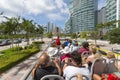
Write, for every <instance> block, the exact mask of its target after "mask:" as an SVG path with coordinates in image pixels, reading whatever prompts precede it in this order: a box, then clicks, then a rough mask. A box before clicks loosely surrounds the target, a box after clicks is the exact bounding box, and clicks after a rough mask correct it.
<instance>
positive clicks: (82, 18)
mask: <svg viewBox="0 0 120 80" xmlns="http://www.w3.org/2000/svg"><path fill="white" fill-rule="evenodd" d="M97 6H98V5H97V0H70V4H69V10H70V18H71V25H70V26H71V29H72V32H81V31H90V30H93V29H94V28H95V26H96V23H97Z"/></svg>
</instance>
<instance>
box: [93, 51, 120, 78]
mask: <svg viewBox="0 0 120 80" xmlns="http://www.w3.org/2000/svg"><path fill="white" fill-rule="evenodd" d="M104 58H105V57H104ZM113 58H115V55H114V53H112V52H107V56H106V58H105V60H106V63H105V62H104V64H106V65H105V68H104V69H103V70H104V71H103V72H102V74H96V73H95V74H93V79H94V80H105V79H102V78H105V75H106V76H108V77H107V80H120V79H114V77H113V76H111V74H113V73H116V72H118V73H119V67H118V65H116V63H115V62H114V60H113V61H112V59H113ZM101 65H102V64H101ZM118 73H117V74H118ZM107 74H108V75H107ZM119 75H120V73H119Z"/></svg>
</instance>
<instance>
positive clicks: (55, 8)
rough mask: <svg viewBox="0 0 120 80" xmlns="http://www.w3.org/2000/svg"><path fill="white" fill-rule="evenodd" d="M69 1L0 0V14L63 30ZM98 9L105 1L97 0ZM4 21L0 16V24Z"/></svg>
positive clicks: (67, 15)
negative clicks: (49, 23)
mask: <svg viewBox="0 0 120 80" xmlns="http://www.w3.org/2000/svg"><path fill="white" fill-rule="evenodd" d="M68 2H69V0H0V12H3V13H4V14H3V15H4V16H8V17H17V16H21V17H24V18H26V19H30V20H34V22H35V23H38V24H41V25H44V26H45V25H46V24H47V22H52V23H54V24H56V25H57V26H59V27H61V28H64V25H65V22H66V21H67V19H68V17H69V9H68ZM98 4H99V8H98V9H100V8H101V7H102V6H104V5H105V0H98ZM3 20H5V19H4V18H3V17H2V15H0V22H1V21H3Z"/></svg>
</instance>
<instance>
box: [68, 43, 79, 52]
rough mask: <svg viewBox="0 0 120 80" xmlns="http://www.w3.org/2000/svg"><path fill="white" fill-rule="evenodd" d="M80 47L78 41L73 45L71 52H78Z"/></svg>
mask: <svg viewBox="0 0 120 80" xmlns="http://www.w3.org/2000/svg"><path fill="white" fill-rule="evenodd" d="M79 48H80V47H79V46H78V42H77V41H73V43H72V45H71V46H70V52H73V51H77V50H78V49H79Z"/></svg>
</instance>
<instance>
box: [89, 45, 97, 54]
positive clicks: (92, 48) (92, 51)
mask: <svg viewBox="0 0 120 80" xmlns="http://www.w3.org/2000/svg"><path fill="white" fill-rule="evenodd" d="M89 50H90V51H91V53H93V54H96V52H97V48H96V46H95V45H91V46H90V47H89Z"/></svg>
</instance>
